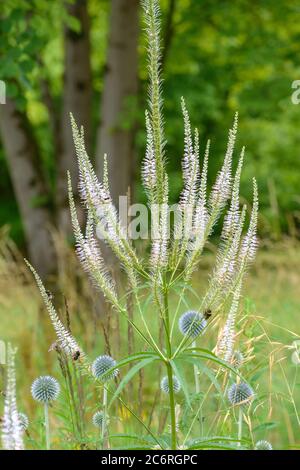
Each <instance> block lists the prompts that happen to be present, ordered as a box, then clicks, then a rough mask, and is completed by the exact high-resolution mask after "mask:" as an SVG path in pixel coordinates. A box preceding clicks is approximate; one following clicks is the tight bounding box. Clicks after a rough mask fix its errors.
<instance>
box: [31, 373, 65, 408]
mask: <svg viewBox="0 0 300 470" xmlns="http://www.w3.org/2000/svg"><path fill="white" fill-rule="evenodd" d="M59 392H60V386H59V383H58V382H57V380H56V379H55V378H54V377H51V376H50V375H44V376H41V377H38V378H37V379H35V381H34V382H33V384H32V385H31V394H32V397H33V398H34V400H36V401H40V402H42V403H49V402H50V401H53V400H56V399H57V397H58V395H59Z"/></svg>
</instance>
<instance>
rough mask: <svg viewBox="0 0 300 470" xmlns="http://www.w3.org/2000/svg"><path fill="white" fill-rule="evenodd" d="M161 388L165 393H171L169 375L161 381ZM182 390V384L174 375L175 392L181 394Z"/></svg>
mask: <svg viewBox="0 0 300 470" xmlns="http://www.w3.org/2000/svg"><path fill="white" fill-rule="evenodd" d="M160 388H161V390H162V391H163V392H164V393H169V391H170V389H169V380H168V377H167V375H166V376H165V377H163V378H162V379H161V382H160ZM180 389H181V385H180V382H179V380H178V379H177V377H176V376H175V375H173V392H174V393H178V392H180Z"/></svg>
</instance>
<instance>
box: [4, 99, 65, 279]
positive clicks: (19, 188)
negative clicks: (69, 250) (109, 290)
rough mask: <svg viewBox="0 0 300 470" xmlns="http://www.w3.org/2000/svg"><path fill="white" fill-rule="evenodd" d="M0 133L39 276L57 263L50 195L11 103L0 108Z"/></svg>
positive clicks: (27, 132)
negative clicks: (52, 231)
mask: <svg viewBox="0 0 300 470" xmlns="http://www.w3.org/2000/svg"><path fill="white" fill-rule="evenodd" d="M0 132H1V137H2V142H3V146H4V148H5V153H6V156H7V162H8V166H9V169H10V175H11V179H12V184H13V187H14V192H15V195H16V199H17V202H18V206H19V210H20V214H21V217H22V222H23V226H24V231H25V237H26V241H27V247H28V252H29V258H30V261H31V262H32V264H33V265H34V267H35V268H36V269H37V271H38V272H39V274H40V275H41V276H42V277H45V276H47V275H48V274H50V273H51V272H53V271H54V270H55V267H56V260H55V254H54V248H53V243H52V238H51V234H50V229H51V225H52V219H51V214H50V210H49V207H47V202H49V201H50V193H49V190H48V189H47V187H46V184H45V182H44V178H43V175H42V172H41V170H40V158H39V152H38V148H37V146H36V143H35V140H34V138H33V136H32V135H31V131H30V125H29V122H28V119H27V117H26V115H25V114H23V113H21V112H20V111H18V109H17V108H16V105H15V103H14V101H12V100H11V99H9V98H8V99H7V100H6V104H5V105H1V106H0Z"/></svg>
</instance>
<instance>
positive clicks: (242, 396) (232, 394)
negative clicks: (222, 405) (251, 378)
mask: <svg viewBox="0 0 300 470" xmlns="http://www.w3.org/2000/svg"><path fill="white" fill-rule="evenodd" d="M253 396H254V391H253V390H252V388H251V387H250V386H249V385H248V384H246V383H245V382H241V383H239V384H236V383H234V384H232V385H231V387H230V388H229V390H228V400H229V401H230V403H231V404H232V405H244V404H246V403H249V401H250V400H251V399H252V398H253Z"/></svg>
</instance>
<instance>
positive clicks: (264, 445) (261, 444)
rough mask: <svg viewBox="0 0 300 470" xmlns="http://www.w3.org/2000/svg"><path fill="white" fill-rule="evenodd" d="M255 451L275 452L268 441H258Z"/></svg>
mask: <svg viewBox="0 0 300 470" xmlns="http://www.w3.org/2000/svg"><path fill="white" fill-rule="evenodd" d="M254 449H255V450H273V447H272V444H270V442H268V441H257V443H256V444H255V447H254Z"/></svg>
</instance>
